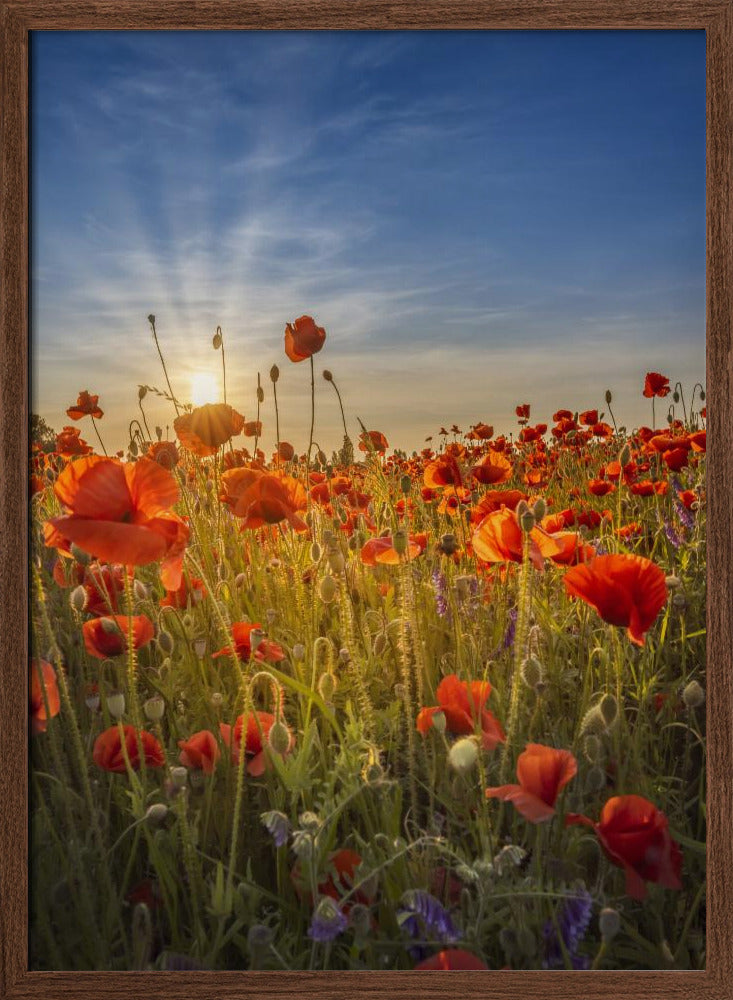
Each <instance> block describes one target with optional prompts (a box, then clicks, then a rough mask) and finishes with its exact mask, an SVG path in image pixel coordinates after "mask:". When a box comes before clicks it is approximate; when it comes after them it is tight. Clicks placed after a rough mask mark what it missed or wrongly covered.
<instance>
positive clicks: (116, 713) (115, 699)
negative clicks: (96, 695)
mask: <svg viewBox="0 0 733 1000" xmlns="http://www.w3.org/2000/svg"><path fill="white" fill-rule="evenodd" d="M107 711H108V712H109V714H110V715H111V716H112V718H113V719H121V718H122V716H123V715H124V714H125V696H124V694H123V693H122V691H113V692H112V694H110V695H109V696H108V697H107Z"/></svg>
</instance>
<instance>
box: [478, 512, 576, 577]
mask: <svg viewBox="0 0 733 1000" xmlns="http://www.w3.org/2000/svg"><path fill="white" fill-rule="evenodd" d="M529 537H530V546H529V558H530V561H531V562H532V564H533V565H534V566H535V568H536V569H542V567H543V563H544V560H545V559H551V558H552V557H553V556H556V555H559V554H560V553H561V552H562V551H563V546H562V545H560V544H559V543H558V542H556V541H554V540H553V538H552V536H551V535H548V534H546V533H545V532H544V531H542V530H541V529H539V528H533V529H532V531H531V532H530V536H529ZM471 544H472V546H473V551H474V553H475V555H476V556H477V558H478V559H480V560H481V561H482V562H488V563H506V562H521V561H522V556H523V544H524V537H523V533H522V529H521V528H520V526H519V521H518V520H517V515H516V514H515V513H514V511H512V510H507V509H506V508H502V509H500V510H497V511H494V512H493V513H492V514H487V516H486V517H485V518H484V519H483V521H481V523H480V524H479V526H478V527H477V528H476V530H475V531H474V533H473V536H472V538H471Z"/></svg>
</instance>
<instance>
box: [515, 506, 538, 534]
mask: <svg viewBox="0 0 733 1000" xmlns="http://www.w3.org/2000/svg"><path fill="white" fill-rule="evenodd" d="M519 524H520V526H521V528H522V531H524V532H526V533H527V534H529V532H530V531H531V530H532V528H534V526H535V517H534V514H533V513H532V511H531V510H528V511H526V512H525V513H524V514H522V516H521V517H520V519H519Z"/></svg>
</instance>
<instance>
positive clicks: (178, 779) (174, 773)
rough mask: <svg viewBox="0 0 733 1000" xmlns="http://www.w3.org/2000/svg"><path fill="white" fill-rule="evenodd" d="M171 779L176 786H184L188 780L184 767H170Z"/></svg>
mask: <svg viewBox="0 0 733 1000" xmlns="http://www.w3.org/2000/svg"><path fill="white" fill-rule="evenodd" d="M171 781H172V782H173V784H174V785H175V787H176V788H184V787H185V785H186V782H187V781H188V771H187V770H186V768H185V767H172V768H171Z"/></svg>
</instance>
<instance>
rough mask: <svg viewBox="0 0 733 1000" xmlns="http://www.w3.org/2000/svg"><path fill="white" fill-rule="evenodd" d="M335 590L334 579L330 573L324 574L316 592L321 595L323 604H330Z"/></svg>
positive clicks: (334, 595)
mask: <svg viewBox="0 0 733 1000" xmlns="http://www.w3.org/2000/svg"><path fill="white" fill-rule="evenodd" d="M337 590H338V588H337V586H336V581H335V580H334V578H333V577H332V576H331V575H328V576H324V577H323V579H322V580H321V583H320V585H319V587H318V593H319V594H320V595H321V600H322V601H323V602H324V604H330V603H331V601H333V600H334V598H335V597H336V591H337Z"/></svg>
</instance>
